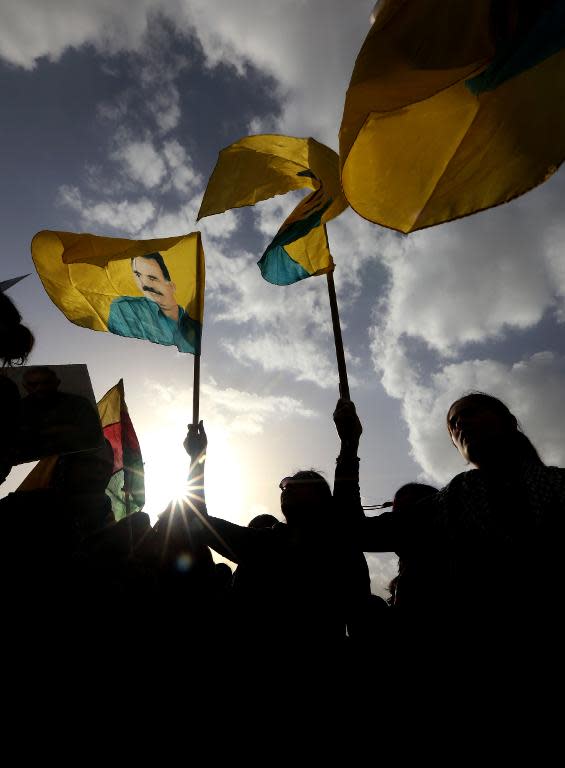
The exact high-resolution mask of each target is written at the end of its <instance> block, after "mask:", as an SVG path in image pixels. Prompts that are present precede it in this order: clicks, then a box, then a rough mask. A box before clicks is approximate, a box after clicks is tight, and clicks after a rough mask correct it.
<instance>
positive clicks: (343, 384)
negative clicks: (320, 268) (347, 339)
mask: <svg viewBox="0 0 565 768" xmlns="http://www.w3.org/2000/svg"><path fill="white" fill-rule="evenodd" d="M334 269H335V267H334ZM326 276H327V278H328V294H329V297H330V310H331V313H332V325H333V329H334V341H335V353H336V357H337V370H338V374H339V396H340V397H342V398H343V399H344V400H349V382H348V381H347V367H346V365H345V353H344V351H343V339H342V338H341V325H340V322H339V310H338V308H337V296H336V294H335V283H334V275H333V270H332V271H331V272H328V273H327V275H326Z"/></svg>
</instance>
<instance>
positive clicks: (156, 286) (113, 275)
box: [31, 231, 205, 355]
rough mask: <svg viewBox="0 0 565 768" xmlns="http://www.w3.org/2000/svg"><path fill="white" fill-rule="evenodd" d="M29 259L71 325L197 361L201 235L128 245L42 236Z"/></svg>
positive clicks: (62, 234) (34, 243)
mask: <svg viewBox="0 0 565 768" xmlns="http://www.w3.org/2000/svg"><path fill="white" fill-rule="evenodd" d="M31 252H32V256H33V261H34V263H35V268H36V269H37V272H38V274H39V277H40V278H41V282H42V283H43V286H44V288H45V290H46V291H47V293H48V294H49V296H50V298H51V300H52V301H53V302H54V304H55V305H56V306H57V307H58V308H59V309H60V310H61V312H63V314H64V315H65V316H66V317H67V318H68V319H69V320H70V321H71V322H72V323H75V324H76V325H82V326H83V327H85V328H91V329H92V330H94V331H109V332H110V333H115V334H118V335H119V336H128V337H131V338H135V339H146V340H148V341H153V342H155V343H156V344H165V345H173V346H176V347H177V349H178V350H179V351H180V352H190V353H192V354H196V355H198V354H200V340H201V335H202V319H203V312H204V281H205V267H204V251H203V248H202V242H201V238H200V233H199V232H192V233H191V234H188V235H180V236H178V237H167V238H160V239H156V240H126V239H123V238H117V237H99V236H97V235H89V234H75V233H73V232H50V231H43V232H39V233H38V234H37V235H36V236H35V237H34V238H33V241H32V244H31Z"/></svg>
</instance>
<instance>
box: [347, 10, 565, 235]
mask: <svg viewBox="0 0 565 768" xmlns="http://www.w3.org/2000/svg"><path fill="white" fill-rule="evenodd" d="M564 96H565V3H564V2H563V1H562V0H536V1H535V2H522V1H521V0H505V2H501V0H472V2H469V0H410V2H406V1H405V0H381V3H380V4H379V5H378V6H377V8H376V11H375V22H374V24H373V27H372V28H371V30H370V32H369V34H368V36H367V38H366V40H365V42H364V44H363V47H362V48H361V51H360V53H359V55H358V57H357V61H356V63H355V68H354V71H353V75H352V77H351V82H350V85H349V89H348V91H347V95H346V99H345V107H344V113H343V120H342V124H341V130H340V161H341V174H342V185H343V191H344V194H345V196H346V198H347V200H348V202H349V204H350V205H351V207H352V208H353V209H354V210H355V211H357V213H359V214H360V215H361V216H363V217H364V218H366V219H369V220H370V221H374V222H376V223H378V224H382V225H384V226H387V227H391V228H393V229H397V230H400V231H401V232H412V231H415V230H418V229H422V228H423V227H428V226H431V225H434V224H439V223H441V222H444V221H449V220H451V219H456V218H459V217H461V216H466V215H468V214H471V213H474V212H476V211H480V210H483V209H485V208H489V207H491V206H494V205H498V204H500V203H504V202H507V201H509V200H511V199H512V198H514V197H517V196H518V195H521V194H523V193H524V192H526V191H528V190H529V189H531V188H532V187H534V186H536V185H537V184H540V183H541V182H543V181H545V180H546V179H547V178H549V177H550V176H551V175H552V174H553V173H554V172H555V171H556V170H557V168H558V167H559V165H560V164H561V163H562V162H563V159H564V158H565V98H564Z"/></svg>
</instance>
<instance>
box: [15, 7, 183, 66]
mask: <svg viewBox="0 0 565 768" xmlns="http://www.w3.org/2000/svg"><path fill="white" fill-rule="evenodd" d="M164 5H167V3H165V2H160V0H136V2H135V3H132V2H129V0H50V2H48V3H45V2H42V1H41V0H18V2H17V3H9V2H7V3H2V5H1V7H0V56H2V57H3V58H4V59H6V60H7V61H9V62H11V63H12V64H16V65H18V66H20V67H25V68H26V69H31V68H32V67H33V66H34V65H35V64H36V62H37V59H38V58H40V57H42V56H46V57H48V58H50V59H52V60H57V59H58V58H59V57H60V56H61V54H62V53H63V52H64V51H65V50H66V49H67V48H69V47H74V48H78V47H79V46H81V45H84V44H85V43H93V44H94V45H96V46H98V47H99V48H100V49H102V50H105V51H109V52H116V51H119V50H129V49H132V48H136V47H137V46H138V45H139V43H140V41H141V39H142V37H143V35H144V33H145V31H146V28H147V22H148V13H149V12H151V11H155V10H159V9H160V8H161V7H162V6H164ZM168 5H169V6H170V5H171V4H170V3H168Z"/></svg>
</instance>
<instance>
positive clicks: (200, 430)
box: [183, 421, 208, 461]
mask: <svg viewBox="0 0 565 768" xmlns="http://www.w3.org/2000/svg"><path fill="white" fill-rule="evenodd" d="M183 445H184V450H185V451H186V452H187V453H188V455H189V456H190V458H191V459H192V460H193V461H195V460H196V459H199V460H200V461H204V459H205V458H206V448H207V447H208V438H207V437H206V432H205V431H204V422H202V421H200V422H199V423H198V426H197V425H196V424H189V425H188V433H187V435H186V438H185V440H184V443H183Z"/></svg>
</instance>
